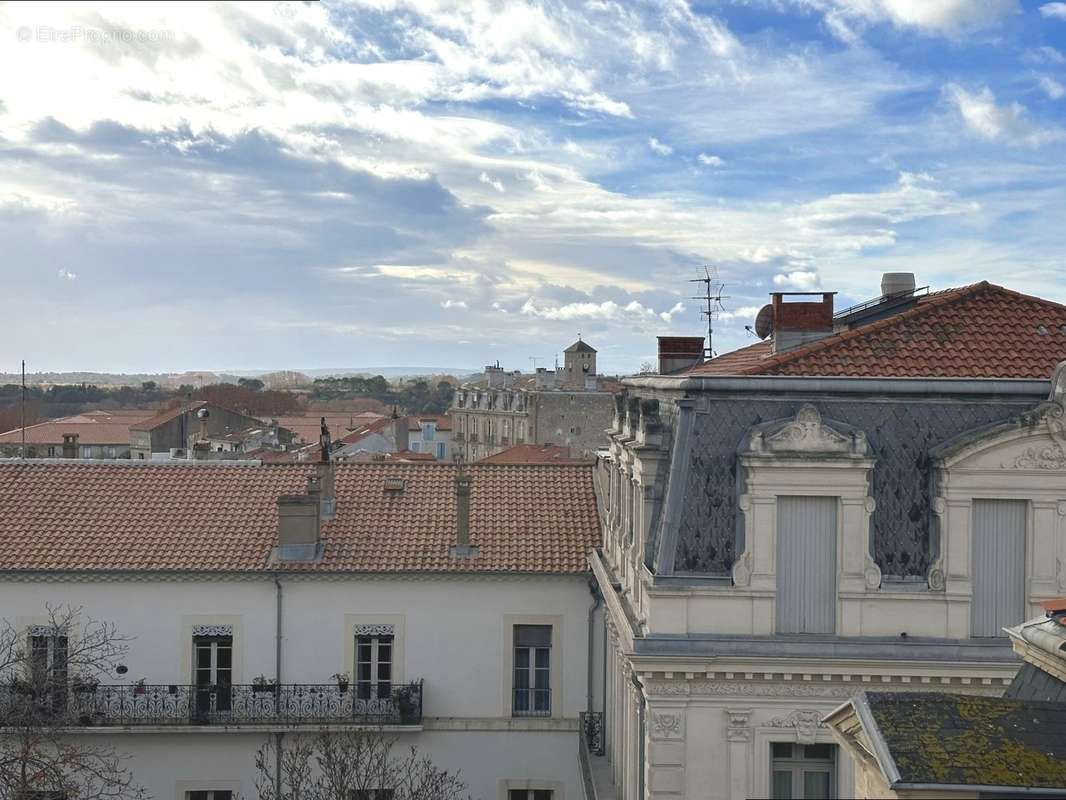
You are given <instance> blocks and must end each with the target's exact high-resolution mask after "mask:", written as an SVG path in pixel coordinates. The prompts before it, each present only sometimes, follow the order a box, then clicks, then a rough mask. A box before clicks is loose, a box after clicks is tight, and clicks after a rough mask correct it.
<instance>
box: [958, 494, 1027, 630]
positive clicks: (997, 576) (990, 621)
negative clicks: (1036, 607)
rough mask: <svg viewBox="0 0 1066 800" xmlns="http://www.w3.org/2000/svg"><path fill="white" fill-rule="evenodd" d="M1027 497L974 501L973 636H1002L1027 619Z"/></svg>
mask: <svg viewBox="0 0 1066 800" xmlns="http://www.w3.org/2000/svg"><path fill="white" fill-rule="evenodd" d="M1026 511H1027V503H1026V501H1024V500H974V501H973V606H972V611H971V614H972V617H973V619H972V626H973V627H972V631H973V635H974V636H1003V628H1004V627H1008V626H1011V625H1017V624H1018V621H1019V620H1022V619H1025V617H1026V616H1027V615H1026V613H1025V524H1026Z"/></svg>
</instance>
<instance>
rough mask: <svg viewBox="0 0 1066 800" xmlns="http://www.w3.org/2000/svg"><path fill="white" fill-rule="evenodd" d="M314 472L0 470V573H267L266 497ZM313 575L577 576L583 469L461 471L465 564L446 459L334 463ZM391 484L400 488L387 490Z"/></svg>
mask: <svg viewBox="0 0 1066 800" xmlns="http://www.w3.org/2000/svg"><path fill="white" fill-rule="evenodd" d="M314 468H315V467H314V465H313V464H306V463H305V464H276V465H250V464H225V463H205V464H151V463H138V462H130V463H120V464H115V463H101V462H82V463H69V462H68V463H62V462H60V463H55V462H53V463H47V462H35V461H15V462H9V463H0V572H31V571H46V572H71V571H73V572H79V571H108V572H110V571H115V572H125V571H133V572H247V573H256V572H267V571H269V570H268V558H269V555H270V552H271V549H272V548H273V547H274V545H275V544H276V543H277V530H278V515H277V498H278V496H279V495H283V494H298V493H301V492H303V491H304V490H305V488H306V485H307V478H308V477H309V475H311V474H312V472H313V470H314ZM334 470H335V473H334V474H335V482H336V497H337V508H336V516H335V517H334V518H333V519H331V520H327V521H324V522H323V525H322V541H323V543H324V545H325V549H324V555H323V558H322V560H321V561H320V562H318V563H314V564H302V565H295V564H287V565H286V569H295V570H300V571H312V572H327V573H329V572H334V573H336V572H382V573H384V572H398V573H407V572H456V573H458V572H482V573H542V574H552V573H556V574H575V573H584V572H585V571H586V570H587V568H588V566H587V561H586V559H587V556H588V553H589V551H590V550H591V549H592V548H594V547H596V546H597V545H598V543H599V535H600V534H599V521H598V518H597V512H596V501H595V496H594V493H593V486H592V469H591V467H589V466H562V465H552V466H500V465H479V464H474V465H470V466H468V467H467V468H466V471H467V474H468V475H470V477H471V480H472V491H471V513H470V541H471V543H472V544H474V545H477V547H478V548H479V552H478V555H477V556H475V557H472V558H462V559H459V558H455V557H453V556H452V555H451V553H450V547H451V545H453V544H454V542H455V535H456V500H455V478H456V475H457V474H458V471H459V468H458V467H457V466H455V465H453V464H404V463H371V464H337V465H335V466H334ZM386 478H401V479H403V481H404V489H403V491H402V492H395V491H386V490H385V479H386Z"/></svg>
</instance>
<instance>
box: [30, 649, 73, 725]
mask: <svg viewBox="0 0 1066 800" xmlns="http://www.w3.org/2000/svg"><path fill="white" fill-rule="evenodd" d="M67 648H68V645H67V637H66V636H65V635H63V634H61V633H59V632H57V631H49V630H47V628H45V629H44V630H41V629H39V628H38V629H36V631H35V632H34V633H32V634H31V635H30V681H31V684H32V686H33V687H34V690H35V692H37V693H38V694H37V697H36V701H37V704H38V709H39V710H41V711H44V712H48V713H51V712H58V711H61V710H63V708H64V707H65V706H66V700H67V652H68V649H67Z"/></svg>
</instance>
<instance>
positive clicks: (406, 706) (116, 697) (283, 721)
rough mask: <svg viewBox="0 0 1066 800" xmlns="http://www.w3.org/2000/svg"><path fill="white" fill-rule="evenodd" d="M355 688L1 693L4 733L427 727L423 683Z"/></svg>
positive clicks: (3, 689) (166, 687)
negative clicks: (36, 728) (378, 689)
mask: <svg viewBox="0 0 1066 800" xmlns="http://www.w3.org/2000/svg"><path fill="white" fill-rule="evenodd" d="M362 694H363V692H360V691H359V690H358V687H356V686H352V685H349V686H345V687H340V686H338V685H337V684H335V683H330V684H282V685H280V686H272V685H266V686H252V685H234V686H221V685H220V686H183V685H176V684H160V685H146V686H136V685H134V686H95V687H93V686H80V687H79V686H76V685H75V686H71V687H69V688H68V687H65V686H64V687H61V688H59V689H56V688H50V689H47V690H38V691H35V690H33V689H31V688H30V687H28V686H22V685H11V684H8V685H5V686H0V728H10V727H18V726H24V725H33V724H35V722H34V721H35V720H36V721H37V723H36V724H41V725H47V726H49V727H84V728H95V727H123V728H125V727H136V726H145V727H162V726H166V727H171V726H197V727H199V726H220V727H221V726H225V727H234V726H242V727H243V726H249V727H253V726H298V725H308V726H315V727H321V726H323V725H367V726H374V727H380V726H420V725H421V724H422V681H418V682H417V683H410V684H406V685H402V686H393V687H392V688H391V690H390V691H389V693H388V695H387V696H385V697H380V698H374V697H362V696H360V695H362Z"/></svg>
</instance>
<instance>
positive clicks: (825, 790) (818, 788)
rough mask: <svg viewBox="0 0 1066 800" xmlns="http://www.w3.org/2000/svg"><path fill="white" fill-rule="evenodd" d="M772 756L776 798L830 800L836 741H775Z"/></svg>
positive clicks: (771, 773)
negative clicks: (813, 742) (818, 742)
mask: <svg viewBox="0 0 1066 800" xmlns="http://www.w3.org/2000/svg"><path fill="white" fill-rule="evenodd" d="M770 758H771V760H770V778H771V787H772V796H773V799H774V800H829V798H831V797H833V796H834V792H835V791H836V787H835V786H834V785H833V784H834V780H833V778H834V772H835V762H836V746H835V745H832V744H793V743H792V742H773V743H771V745H770Z"/></svg>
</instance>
